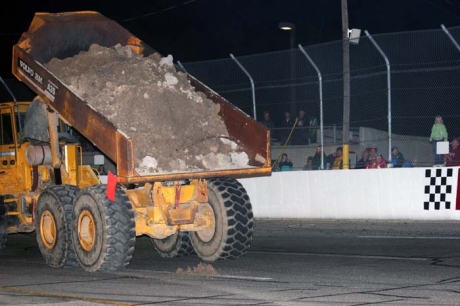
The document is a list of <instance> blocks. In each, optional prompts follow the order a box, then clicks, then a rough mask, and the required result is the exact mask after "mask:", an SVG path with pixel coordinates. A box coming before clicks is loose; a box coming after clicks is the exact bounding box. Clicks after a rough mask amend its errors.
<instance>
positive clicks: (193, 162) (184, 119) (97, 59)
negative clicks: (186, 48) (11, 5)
mask: <svg viewBox="0 0 460 306" xmlns="http://www.w3.org/2000/svg"><path fill="white" fill-rule="evenodd" d="M45 67H46V68H47V69H48V70H49V71H50V72H52V73H53V74H54V75H55V76H56V77H57V78H59V79H60V80H61V81H62V82H63V83H64V84H66V86H67V87H68V88H69V89H70V90H71V91H72V92H74V93H75V94H76V95H78V96H79V97H80V98H81V99H82V100H85V101H86V102H87V103H88V104H89V105H90V106H91V107H92V108H94V109H95V110H96V111H97V112H99V113H100V114H101V115H103V116H104V117H106V118H107V120H108V121H110V122H111V123H112V124H114V126H115V127H116V128H117V129H118V130H120V131H121V132H122V133H124V134H125V135H127V136H128V137H130V138H131V139H132V141H133V145H134V150H135V152H134V153H135V158H136V162H135V164H136V171H137V172H138V173H139V174H140V175H150V174H158V173H170V172H189V171H205V170H222V169H236V168H248V167H249V166H248V161H249V159H248V155H247V154H246V153H245V152H240V151H239V150H238V144H237V143H236V142H234V141H232V140H230V139H229V138H228V132H227V128H226V126H225V124H224V122H223V120H222V118H221V117H220V116H219V115H218V113H219V110H220V106H219V105H218V104H215V103H214V102H213V101H211V100H210V99H208V98H206V96H205V94H204V93H201V92H196V91H195V89H194V88H193V87H192V86H191V85H190V82H189V81H188V79H187V76H186V75H185V74H184V73H182V72H180V71H177V70H176V68H175V66H174V64H173V59H172V56H171V55H168V56H167V57H161V56H159V55H158V54H156V53H155V54H152V55H150V56H147V57H144V56H143V55H137V54H135V53H133V52H132V51H131V49H130V48H129V47H127V46H121V45H116V46H114V47H113V48H106V47H102V46H100V45H97V44H93V45H92V46H91V47H90V48H89V50H88V51H86V52H80V53H79V54H78V55H76V56H74V57H69V58H66V59H63V60H59V59H57V58H53V59H52V60H51V61H49V62H48V63H47V64H45Z"/></svg>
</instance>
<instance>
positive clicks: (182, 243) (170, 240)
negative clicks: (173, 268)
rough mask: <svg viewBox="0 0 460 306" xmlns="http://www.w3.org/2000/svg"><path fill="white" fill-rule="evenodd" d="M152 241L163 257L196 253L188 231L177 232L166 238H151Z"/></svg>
mask: <svg viewBox="0 0 460 306" xmlns="http://www.w3.org/2000/svg"><path fill="white" fill-rule="evenodd" d="M151 241H152V244H153V246H154V247H155V250H157V252H158V253H159V254H160V256H161V257H165V258H174V257H184V256H189V255H192V254H195V251H194V249H193V245H192V242H191V241H190V234H189V233H188V232H176V233H175V234H173V235H171V236H169V237H166V238H164V239H155V238H151Z"/></svg>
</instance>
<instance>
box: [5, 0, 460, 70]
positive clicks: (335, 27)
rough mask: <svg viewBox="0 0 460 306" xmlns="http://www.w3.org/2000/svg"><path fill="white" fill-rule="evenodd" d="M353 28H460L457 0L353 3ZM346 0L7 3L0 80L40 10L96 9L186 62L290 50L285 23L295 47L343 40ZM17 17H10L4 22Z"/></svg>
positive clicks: (353, 0)
mask: <svg viewBox="0 0 460 306" xmlns="http://www.w3.org/2000/svg"><path fill="white" fill-rule="evenodd" d="M348 6H349V28H360V29H362V30H368V31H369V32H370V33H371V34H378V33H391V32H400V31H413V30H422V29H438V28H439V27H440V24H444V25H446V26H447V27H452V26H457V25H460V0H348ZM340 8H341V0H185V1H184V0H156V1H151V0H150V1H135V0H131V1H126V0H124V1H119V0H112V1H94V0H92V1H88V0H78V1H74V0H67V1H51V0H42V1H20V0H19V1H10V2H8V7H3V8H2V10H1V12H0V15H1V18H0V25H1V30H0V41H1V44H0V75H1V76H2V77H3V78H6V79H7V78H11V77H12V75H11V48H12V45H13V44H14V43H16V42H17V41H18V39H19V36H20V34H21V33H22V32H24V31H27V29H28V27H29V24H30V22H31V20H32V18H33V15H34V13H35V12H53V13H54V12H64V11H76V10H95V11H99V12H100V13H102V14H103V15H105V16H107V17H109V18H111V19H113V20H115V21H117V22H119V23H120V24H121V25H122V26H124V27H125V28H127V29H128V30H129V31H130V32H132V33H133V34H134V35H136V36H138V37H139V38H141V39H143V40H144V41H145V42H147V44H149V45H150V46H151V47H153V48H154V49H156V50H157V51H159V52H160V53H162V54H163V55H167V54H172V55H173V56H174V58H175V59H176V60H180V61H181V62H183V63H186V62H191V61H200V60H208V59H217V58H226V57H228V56H229V54H230V53H233V54H235V55H236V56H241V55H248V54H255V53H262V52H270V51H275V50H282V49H287V48H289V35H290V34H289V33H288V32H286V31H281V30H279V29H278V23H279V22H280V21H290V22H292V23H294V24H295V25H296V28H297V31H296V44H297V43H301V44H303V45H311V44H317V43H321V42H327V41H332V40H339V39H341V35H342V34H341V11H340ZM7 18H8V19H12V20H7Z"/></svg>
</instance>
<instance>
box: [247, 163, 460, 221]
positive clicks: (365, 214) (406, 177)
mask: <svg viewBox="0 0 460 306" xmlns="http://www.w3.org/2000/svg"><path fill="white" fill-rule="evenodd" d="M458 175H459V168H458V167H455V168H445V167H443V168H435V167H433V168H397V169H395V168H389V169H363V170H324V171H291V172H274V173H272V175H271V176H270V177H258V178H245V179H239V181H240V182H241V183H242V184H243V186H244V187H245V188H246V190H247V192H248V195H249V197H250V199H251V203H252V205H253V211H254V216H255V217H256V218H314V219H366V220H367V219H376V220H460V203H459V202H460V200H458V199H457V197H458V196H457V191H458V181H459V180H458Z"/></svg>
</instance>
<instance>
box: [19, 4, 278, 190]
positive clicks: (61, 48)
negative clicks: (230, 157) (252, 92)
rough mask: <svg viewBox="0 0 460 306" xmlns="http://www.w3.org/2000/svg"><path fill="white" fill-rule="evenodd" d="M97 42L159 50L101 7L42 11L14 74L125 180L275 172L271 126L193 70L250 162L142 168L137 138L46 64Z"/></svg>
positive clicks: (145, 52) (193, 81) (195, 83)
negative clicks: (158, 170) (137, 156)
mask: <svg viewBox="0 0 460 306" xmlns="http://www.w3.org/2000/svg"><path fill="white" fill-rule="evenodd" d="M93 44H97V45H99V46H102V47H107V48H111V47H114V46H116V45H118V44H119V45H121V46H128V47H129V48H130V49H131V50H132V51H133V52H134V53H136V54H142V55H144V56H149V55H152V54H154V53H157V52H156V51H155V50H154V49H153V48H151V47H149V46H148V45H147V44H145V43H144V42H143V41H141V40H140V39H139V38H137V37H135V36H134V35H132V34H131V33H130V32H129V31H127V30H126V29H125V28H123V27H122V26H120V25H119V24H118V23H116V22H115V21H113V20H110V19H108V18H106V17H105V16H103V15H101V14H100V13H98V12H93V11H82V12H66V13H57V14H51V13H36V14H35V16H34V18H33V20H32V23H31V25H30V27H29V30H28V31H27V32H25V33H23V35H22V36H21V38H20V40H19V42H18V43H17V44H16V45H14V47H13V74H14V75H15V76H16V77H17V78H18V79H19V80H20V81H22V82H24V83H25V84H26V85H27V86H29V87H30V88H31V89H32V90H33V91H34V92H35V93H36V94H37V95H39V96H40V97H41V98H42V100H44V101H45V102H46V103H47V104H48V105H49V107H50V108H51V109H52V110H54V111H55V112H57V113H58V114H59V116H60V118H61V119H62V120H63V121H65V122H66V123H68V124H69V125H71V126H73V127H74V128H75V129H76V130H78V131H79V132H80V133H81V134H82V135H84V136H85V137H86V138H87V139H88V140H89V141H91V142H92V143H93V144H94V145H95V146H96V147H97V148H98V149H99V150H100V151H101V152H103V153H104V154H105V155H107V156H108V157H109V158H110V159H111V160H112V161H114V162H115V163H116V165H117V177H118V181H119V182H121V183H143V182H152V181H171V180H181V179H194V178H210V177H233V178H243V177H252V176H264V175H270V173H271V159H270V132H269V130H267V129H266V128H265V127H264V126H263V125H261V124H259V123H258V122H256V121H255V120H253V119H252V118H251V117H249V116H248V115H247V114H245V113H243V112H242V111H241V110H240V109H238V108H237V107H235V106H234V105H232V104H231V103H230V102H228V101H227V100H226V99H224V98H223V97H221V96H220V95H219V94H217V93H216V92H214V91H213V90H211V89H210V88H208V87H207V86H206V85H204V84H203V83H201V82H200V81H199V80H197V79H196V78H194V77H193V76H191V75H187V77H188V79H189V80H190V84H191V85H192V86H193V87H195V89H196V91H201V92H203V93H205V95H206V96H207V98H209V99H211V100H212V101H213V102H214V103H217V104H219V105H220V112H219V116H220V117H221V118H222V120H223V121H224V123H225V125H226V128H227V131H228V134H229V138H230V139H233V140H234V141H235V142H236V143H237V144H238V147H239V150H240V151H243V152H246V154H247V156H248V158H249V162H248V166H247V167H244V168H237V169H219V170H210V171H190V172H176V173H159V174H147V175H140V174H139V173H137V172H136V165H135V152H136V147H135V146H134V145H133V140H132V139H131V138H130V137H129V136H127V134H126V133H124V132H123V131H120V130H119V129H117V128H116V127H115V125H114V124H113V123H112V122H110V121H109V120H108V119H107V118H106V117H105V116H103V115H102V114H101V113H100V112H97V111H95V110H94V108H92V107H91V106H90V105H89V104H88V101H85V100H84V99H83V98H82V97H81V96H78V95H77V94H76V93H75V92H73V91H72V90H71V89H69V87H68V86H67V85H66V84H64V82H62V81H61V80H60V79H59V78H58V77H56V76H55V75H54V74H53V73H51V72H50V71H49V70H47V68H45V66H46V64H47V63H48V62H49V61H50V60H51V59H54V58H57V59H66V58H69V57H73V56H76V55H78V54H79V53H80V52H82V51H87V50H88V49H89V48H90V46H91V45H93ZM157 54H158V53H157ZM158 56H159V57H161V55H159V54H158ZM152 86H156V84H152Z"/></svg>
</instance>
